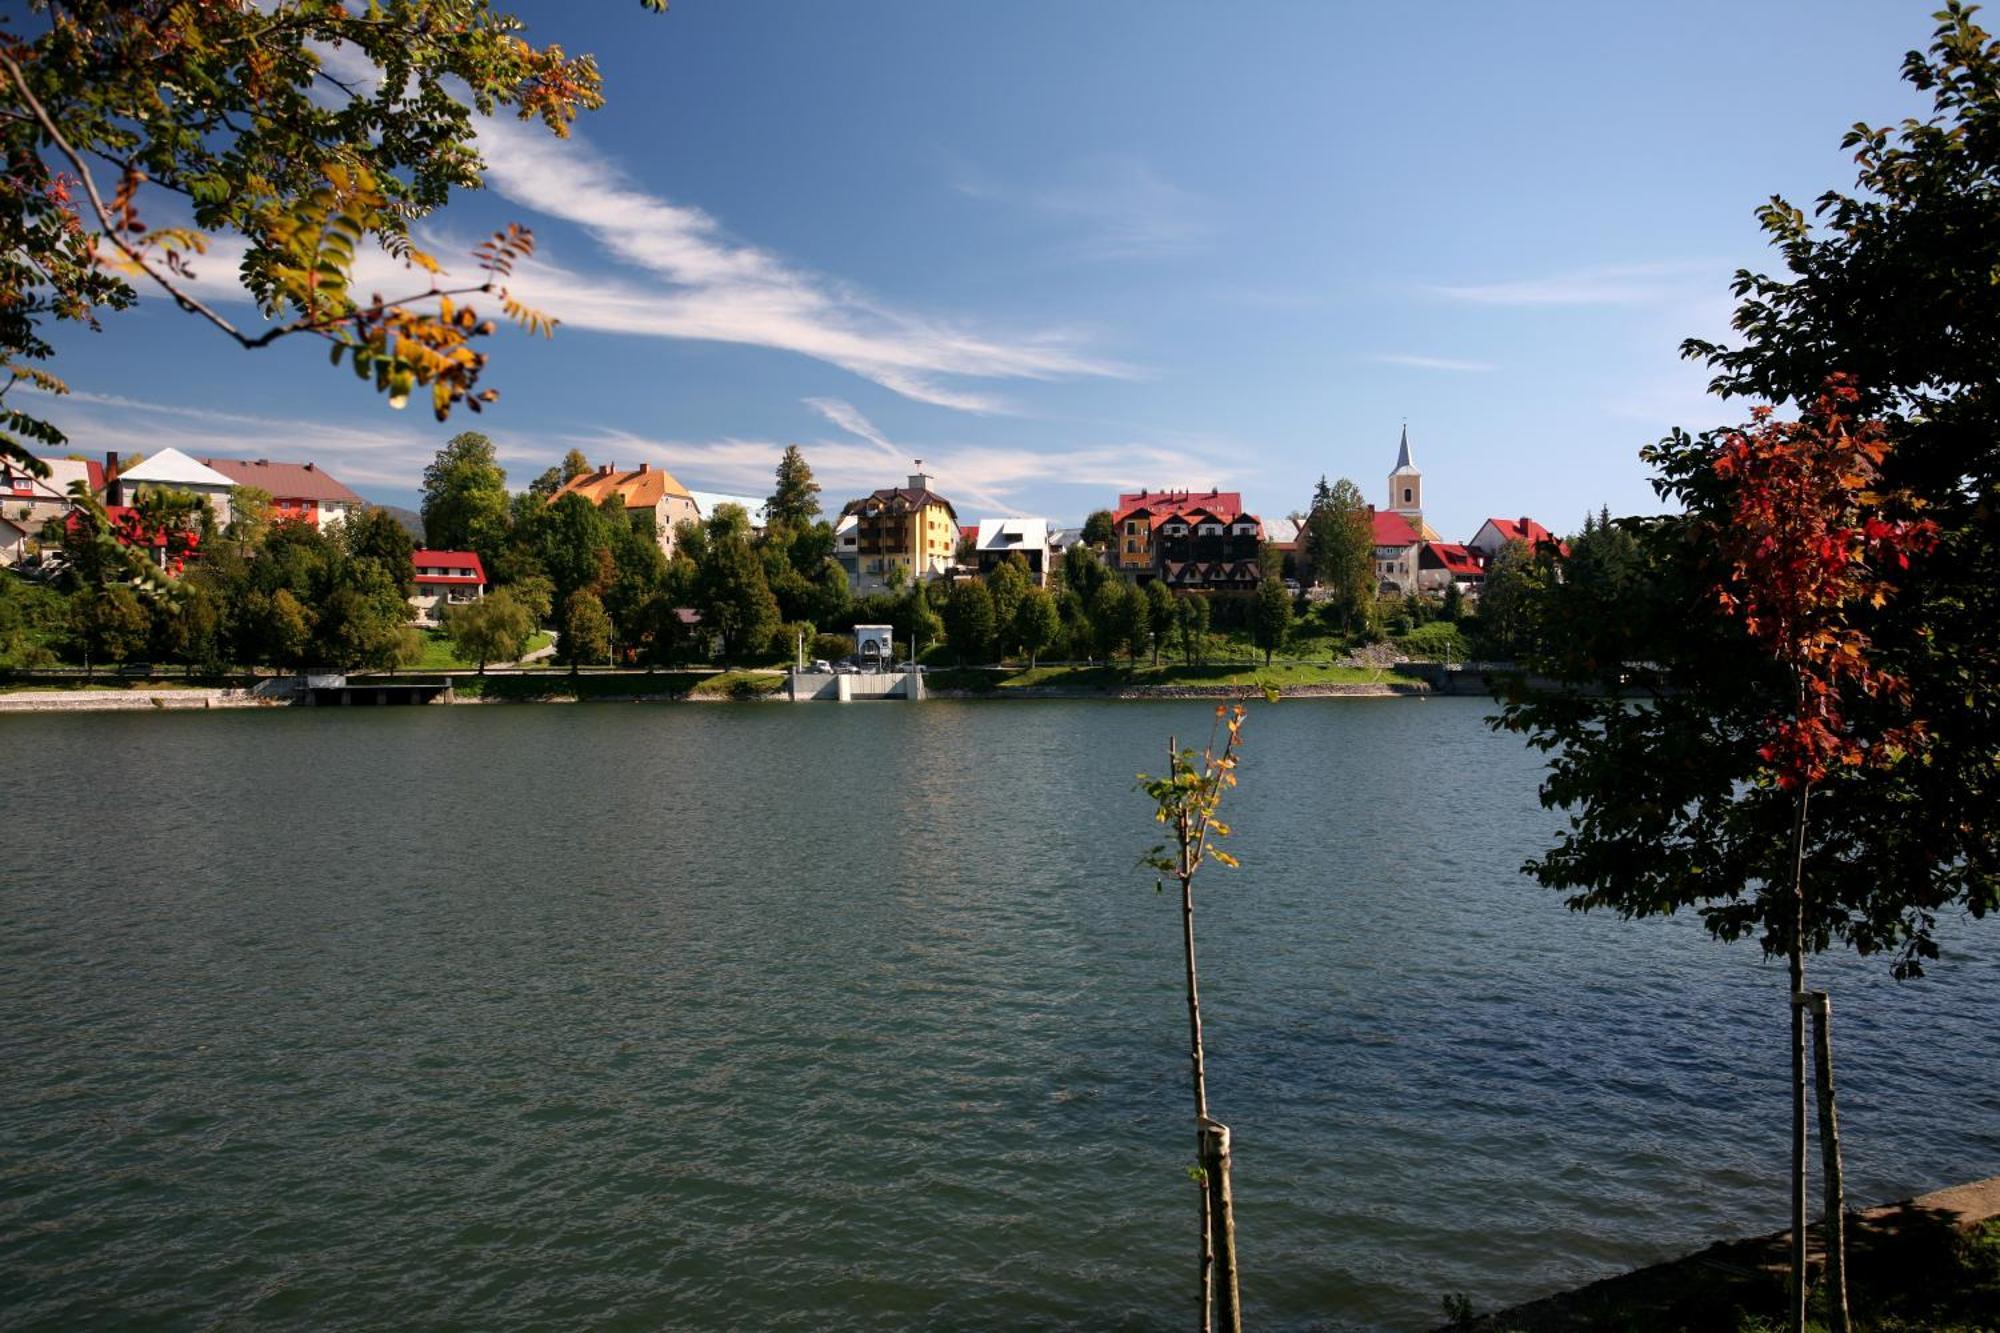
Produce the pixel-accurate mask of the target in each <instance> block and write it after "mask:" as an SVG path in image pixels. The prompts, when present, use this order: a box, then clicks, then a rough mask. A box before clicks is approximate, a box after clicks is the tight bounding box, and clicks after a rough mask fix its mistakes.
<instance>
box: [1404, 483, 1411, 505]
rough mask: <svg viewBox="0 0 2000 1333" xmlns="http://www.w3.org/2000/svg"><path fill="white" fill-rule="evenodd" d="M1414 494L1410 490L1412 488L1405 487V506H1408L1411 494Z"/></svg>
mask: <svg viewBox="0 0 2000 1333" xmlns="http://www.w3.org/2000/svg"><path fill="white" fill-rule="evenodd" d="M1412 493H1413V492H1412V491H1411V490H1410V488H1409V487H1408V486H1405V487H1404V488H1403V503H1404V504H1408V503H1409V502H1410V496H1411V494H1412Z"/></svg>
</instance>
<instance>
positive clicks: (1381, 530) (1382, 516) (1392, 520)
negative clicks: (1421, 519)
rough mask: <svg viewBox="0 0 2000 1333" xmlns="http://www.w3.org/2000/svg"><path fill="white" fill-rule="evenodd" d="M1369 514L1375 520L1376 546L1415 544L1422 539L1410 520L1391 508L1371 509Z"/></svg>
mask: <svg viewBox="0 0 2000 1333" xmlns="http://www.w3.org/2000/svg"><path fill="white" fill-rule="evenodd" d="M1369 516H1370V517H1371V518H1373V519H1374V520H1375V544H1376V545H1377V546H1415V545H1416V544H1417V543H1418V542H1420V541H1422V540H1423V538H1422V537H1420V536H1418V535H1417V530H1416V529H1415V528H1413V527H1411V526H1410V520H1408V519H1407V518H1404V517H1403V516H1402V515H1401V514H1399V513H1397V512H1395V511H1394V510H1393V509H1371V510H1370V511H1369Z"/></svg>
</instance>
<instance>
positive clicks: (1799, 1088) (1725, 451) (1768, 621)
mask: <svg viewBox="0 0 2000 1333" xmlns="http://www.w3.org/2000/svg"><path fill="white" fill-rule="evenodd" d="M1858 396H1859V394H1858V392H1857V390H1856V386H1855V383H1854V380H1853V377H1852V376H1849V375H1844V374H1843V375H1834V376H1832V377H1830V378H1829V379H1828V380H1827V382H1826V384H1825V386H1824V387H1823V389H1822V391H1821V392H1820V394H1819V395H1818V397H1817V398H1815V399H1814V401H1813V403H1812V404H1811V406H1810V408H1809V409H1808V410H1807V411H1806V413H1805V414H1804V415H1803V416H1802V417H1801V418H1800V420H1798V421H1779V420H1776V419H1775V413H1774V412H1773V410H1772V409H1771V408H1769V407H1759V408H1757V409H1755V410H1754V411H1753V412H1752V420H1751V423H1750V425H1749V426H1748V427H1747V428H1745V429H1743V430H1739V431H1732V432H1729V433H1728V434H1726V435H1725V436H1724V437H1723V440H1722V451H1721V453H1720V454H1719V455H1718V456H1717V458H1716V460H1715V464H1714V467H1715V472H1716V475H1717V476H1718V477H1719V478H1721V479H1722V480H1723V481H1724V482H1726V483H1728V484H1729V485H1730V486H1731V487H1732V491H1733V504H1732V505H1731V506H1730V512H1729V518H1730V522H1729V523H1728V524H1727V525H1726V526H1724V527H1721V528H1720V530H1719V531H1718V532H1717V534H1716V536H1717V540H1718V545H1719V547H1720V549H1721V552H1722V554H1723V556H1724V557H1725V559H1726V561H1727V563H1728V567H1729V568H1728V574H1727V576H1726V578H1725V580H1724V581H1723V582H1722V584H1721V585H1720V586H1719V587H1718V588H1717V590H1716V592H1717V596H1718V597H1719V598H1720V600H1721V603H1722V606H1723V608H1724V610H1725V611H1726V612H1728V613H1729V614H1732V615H1738V616H1741V617H1742V619H1743V625H1744V629H1745V630H1746V631H1747V632H1748V633H1749V634H1750V636H1751V637H1752V638H1753V639H1754V640H1755V641H1756V642H1757V643H1758V644H1759V645H1760V646H1761V647H1762V648H1763V649H1764V651H1765V652H1767V653H1768V654H1769V655H1770V656H1771V658H1772V659H1773V660H1774V661H1775V662H1776V663H1777V664H1778V665H1779V667H1780V668H1781V669H1782V670H1783V671H1784V673H1785V674H1786V676H1787V677H1788V679H1789V682H1790V684H1791V687H1792V697H1793V707H1792V711H1791V712H1790V714H1789V715H1785V714H1780V715H1775V716H1773V717H1771V718H1770V719H1769V720H1768V722H1767V724H1766V725H1767V728H1768V734H1769V739H1768V740H1767V741H1766V743H1765V744H1764V745H1763V746H1762V747H1761V748H1760V749H1759V750H1758V754H1759V756H1760V757H1761V758H1762V759H1763V761H1764V763H1765V765H1766V766H1767V768H1766V772H1767V774H1768V779H1769V780H1770V781H1772V782H1775V783H1776V784H1777V785H1778V787H1779V788H1780V789H1782V790H1784V791H1788V792H1791V793H1793V799H1794V800H1795V802H1796V818H1795V823H1794V828H1793V844H1792V874H1791V885H1790V897H1791V903H1790V907H1791V920H1790V930H1789V940H1788V946H1787V949H1786V958H1787V961H1788V963H1789V965H1790V973H1791V990H1792V1003H1791V1013H1792V1326H1793V1328H1794V1329H1801V1330H1802V1329H1803V1328H1804V1327H1805V1303H1806V1281H1805V1270H1806V1264H1805V1207H1806V1204H1805V1198H1806V1167H1805V1160H1806V1156H1805V1155H1806V1102H1805V1097H1806V1075H1805V1065H1806V1030H1805V1019H1806V1013H1807V1010H1808V1009H1810V1010H1811V1012H1812V1015H1813V1019H1814V1036H1815V1041H1814V1048H1815V1059H1814V1063H1815V1067H1816V1071H1817V1083H1818V1091H1819V1131H1820V1149H1821V1153H1822V1155H1823V1158H1824V1171H1825V1182H1824V1183H1825V1189H1826V1207H1825V1212H1826V1218H1825V1227H1826V1239H1827V1245H1826V1249H1827V1304H1828V1313H1829V1317H1830V1322H1831V1323H1832V1326H1833V1328H1834V1329H1835V1330H1837V1333H1845V1331H1846V1329H1847V1328H1848V1312H1847V1289H1846V1262H1845V1258H1846V1256H1845V1227H1844V1224H1843V1212H1844V1209H1845V1197H1844V1196H1845V1189H1844V1185H1843V1181H1842V1172H1841V1163H1840V1132H1839V1118H1838V1115H1837V1112H1836V1109H1835V1102H1834V1087H1833V1055H1832V1038H1831V1034H1830V1032H1829V1022H1830V1018H1831V1011H1830V1007H1829V1003H1828V1000H1827V996H1826V994H1825V992H1821V991H1815V992H1810V993H1809V992H1807V990H1806V988H1805V939H1806V885H1805V845H1806V818H1807V807H1808V802H1809V801H1810V799H1811V796H1812V790H1813V787H1814V785H1815V784H1816V783H1819V782H1822V781H1824V780H1825V779H1826V777H1827V776H1828V774H1829V773H1831V772H1833V771H1834V770H1836V769H1839V768H1852V767H1859V766H1862V765H1866V764H1870V763H1888V762H1894V761H1895V760H1897V759H1899V758H1901V757H1902V756H1904V755H1906V754H1908V753H1909V752H1910V751H1912V750H1914V749H1917V748H1919V747H1921V746H1922V745H1923V743H1924V723H1923V720H1922V719H1921V718H1917V717H1913V716H1910V715H1909V711H1908V707H1907V705H1908V701H1909V693H1910V692H1909V687H1908V685H1907V683H1906V682H1904V681H1903V680H1902V679H1901V678H1899V677H1898V676H1896V675H1894V674H1892V673H1890V672H1888V671H1884V670H1882V669H1881V668H1879V667H1877V666H1875V665H1874V663H1873V662H1872V661H1871V660H1870V649H1871V647H1872V645H1871V643H1870V641H1869V637H1868V634H1867V632H1866V630H1865V629H1863V628H1862V627H1861V626H1860V625H1858V624H1856V623H1855V621H1856V612H1857V611H1859V610H1860V609H1861V608H1863V607H1869V606H1872V607H1880V606H1881V605H1882V604H1883V603H1884V602H1885V601H1886V600H1887V598H1888V595H1889V585H1888V583H1887V582H1886V581H1885V580H1884V579H1883V578H1882V577H1881V575H1880V572H1879V571H1880V570H1881V569H1883V568H1884V567H1886V566H1887V565H1889V564H1892V563H1893V564H1895V565H1897V566H1901V567H1907V566H1908V564H1909V561H1910V558H1911V557H1912V556H1913V555H1920V554H1922V553H1924V552H1926V551H1928V550H1929V549H1930V548H1931V546H1932V545H1933V544H1934V543H1935V541H1936V527H1935V525H1933V524H1932V523H1931V522H1929V521H1928V520H1926V519H1922V518H1917V517H1914V516H1896V517H1892V516H1891V515H1899V514H1908V512H1909V505H1910V501H1909V499H1908V497H1905V496H1896V495H1890V494H1884V493H1883V492H1882V491H1881V490H1880V489H1878V486H1877V482H1878V478H1879V476H1880V471H1881V465H1882V460H1883V459H1884V458H1885V457H1887V456H1888V453H1889V448H1890V446H1889V443H1888V440H1887V438H1886V436H1885V433H1884V431H1883V429H1882V427H1881V425H1880V423H1877V422H1872V421H1856V420H1854V419H1853V416H1852V412H1853V404H1854V402H1855V400H1856V399H1857V398H1858ZM1857 695H1859V696H1871V697H1873V698H1874V699H1876V700H1877V701H1878V702H1879V703H1881V704H1885V705H1888V707H1886V708H1877V709H1876V710H1874V711H1875V712H1877V713H1886V714H1887V715H1889V716H1892V717H1894V718H1895V719H1896V720H1895V721H1894V722H1892V723H1891V724H1890V725H1887V726H1875V727H1872V728H1870V729H1868V730H1867V731H1866V732H1865V733H1864V731H1863V730H1862V729H1861V728H1859V727H1856V726H1854V725H1851V724H1850V721H1849V713H1850V711H1851V710H1850V707H1849V705H1850V703H1851V702H1852V701H1853V700H1854V699H1855V697H1856V696H1857Z"/></svg>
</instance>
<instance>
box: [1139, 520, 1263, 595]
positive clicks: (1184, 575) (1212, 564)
mask: <svg viewBox="0 0 2000 1333" xmlns="http://www.w3.org/2000/svg"><path fill="white" fill-rule="evenodd" d="M1152 537H1153V548H1154V553H1155V556H1156V558H1157V559H1156V565H1155V568H1154V570H1153V576H1154V577H1155V578H1158V579H1161V580H1163V581H1164V582H1165V583H1166V584H1167V585H1168V586H1169V587H1173V588H1214V589H1250V588H1255V587H1256V586H1257V584H1258V581H1259V580H1260V579H1261V578H1262V576H1263V572H1262V570H1261V569H1260V568H1259V567H1258V555H1259V548H1260V547H1261V545H1262V543H1263V540H1264V525H1263V523H1262V522H1260V521H1259V520H1258V518H1257V516H1256V515H1255V514H1246V513H1244V512H1243V511H1242V509H1241V507H1240V506H1239V507H1237V508H1236V509H1234V510H1231V509H1225V508H1222V507H1220V506H1215V507H1210V506H1206V505H1196V506H1193V507H1190V508H1185V509H1179V510H1176V511H1175V512H1173V513H1171V514H1168V515H1166V516H1165V517H1164V518H1162V519H1160V520H1159V521H1158V522H1157V523H1156V524H1155V525H1154V527H1153V534H1152Z"/></svg>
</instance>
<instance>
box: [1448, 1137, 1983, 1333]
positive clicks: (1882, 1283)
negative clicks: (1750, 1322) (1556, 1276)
mask: <svg viewBox="0 0 2000 1333" xmlns="http://www.w3.org/2000/svg"><path fill="white" fill-rule="evenodd" d="M1995 1217H2000V1176H1996V1177H1993V1178H1990V1179H1987V1180H1979V1181H1974V1182H1972V1183H1971V1184H1969V1185H1957V1186H1954V1187H1952V1188H1951V1189H1944V1190H1938V1191H1936V1192H1935V1193H1932V1194H1922V1195H1918V1196H1917V1197H1916V1198H1914V1199H1906V1200H1904V1201H1903V1202H1901V1203H1892V1204H1886V1205H1884V1206H1882V1207H1880V1208H1868V1209H1863V1210H1861V1211H1859V1212H1855V1213H1851V1214H1849V1222H1848V1239H1847V1253H1848V1273H1849V1277H1850V1288H1849V1289H1850V1294H1851V1296H1852V1303H1853V1304H1854V1306H1855V1309H1856V1311H1857V1313H1860V1312H1865V1310H1866V1309H1867V1303H1868V1302H1869V1301H1870V1300H1871V1299H1872V1300H1874V1301H1876V1302H1878V1303H1880V1302H1887V1301H1893V1300H1895V1299H1896V1298H1897V1297H1898V1296H1899V1295H1900V1294H1903V1289H1905V1288H1908V1287H1909V1286H1910V1285H1911V1284H1912V1283H1913V1282H1914V1283H1919V1284H1931V1285H1933V1286H1935V1285H1937V1284H1940V1283H1948V1282H1949V1280H1950V1279H1949V1277H1948V1274H1949V1272H1950V1266H1949V1256H1950V1255H1951V1254H1952V1253H1953V1249H1954V1246H1955V1244H1956V1243H1957V1242H1958V1240H1959V1238H1960V1237H1961V1236H1962V1235H1963V1234H1964V1233H1965V1232H1966V1231H1967V1230H1968V1229H1969V1228H1972V1227H1975V1226H1978V1225H1979V1224H1981V1223H1983V1222H1986V1221H1988V1220H1990V1219H1993V1218H1995ZM1807 1251H1808V1263H1809V1265H1810V1266H1811V1271H1812V1275H1813V1279H1814V1280H1817V1276H1818V1273H1819V1271H1820V1268H1821V1265H1822V1264H1823V1263H1824V1260H1825V1255H1824V1251H1823V1250H1822V1249H1821V1245H1820V1233H1819V1228H1818V1227H1817V1226H1815V1227H1813V1228H1812V1230H1811V1232H1810V1234H1809V1235H1808V1238H1807ZM1790 1264H1791V1232H1790V1231H1789V1230H1786V1231H1774V1232H1772V1233H1770V1234H1769V1235H1765V1236H1756V1237H1752V1238H1750V1239H1748V1240H1731V1241H1718V1242H1717V1243H1715V1244H1713V1245H1711V1246H1709V1247H1708V1248H1707V1249H1705V1250H1701V1251H1698V1252H1697V1253H1694V1254H1690V1255H1685V1256H1683V1257H1682V1258H1679V1259H1673V1260H1670V1261H1668V1262H1666V1263H1662V1264H1654V1265H1652V1266H1650V1267H1647V1268H1640V1269H1635V1270H1633V1271H1632V1272H1629V1273H1621V1274H1620V1275H1618V1276H1617V1277H1610V1278H1605V1279H1604V1280H1603V1281H1601V1282H1593V1283H1591V1284H1590V1285H1589V1286H1586V1287H1579V1288H1577V1289H1576V1290H1574V1291H1565V1292H1559V1293H1557V1294H1556V1295H1553V1296H1545V1297H1543V1298H1542V1299H1540V1300H1536V1301H1530V1302H1528V1303H1527V1304H1525V1305H1517V1306H1514V1307H1513V1308H1511V1309H1506V1310H1496V1311H1494V1312H1493V1313H1491V1314H1486V1315H1481V1316H1479V1317H1477V1318H1475V1319H1472V1320H1471V1321H1469V1322H1466V1321H1461V1322H1459V1323H1456V1324H1451V1325H1447V1326H1446V1327H1447V1328H1449V1329H1453V1330H1464V1329H1477V1330H1480V1331H1481V1333H1583V1331H1584V1330H1600V1329H1601V1330H1611V1329H1618V1330H1632V1331H1636V1333H1643V1331H1645V1330H1654V1329H1678V1328H1688V1329H1705V1328H1734V1327H1738V1326H1739V1324H1740V1322H1741V1320H1742V1318H1743V1317H1745V1316H1748V1317H1751V1318H1762V1319H1765V1320H1766V1322H1767V1323H1768V1324H1769V1326H1770V1327H1773V1328H1777V1327H1782V1326H1783V1321H1782V1318H1781V1316H1782V1310H1783V1305H1784V1296H1785V1287H1786V1282H1787V1273H1788V1271H1789V1269H1790ZM1933 1294H1936V1295H1946V1294H1948V1293H1944V1292H1937V1293H1933ZM1995 1313H2000V1312H1995ZM1896 1326H1897V1327H1910V1328H1916V1327H1928V1326H1929V1325H1928V1324H1927V1323H1924V1322H1918V1323H1907V1322H1905V1323H1899V1324H1897V1325H1896ZM1991 1326H1992V1325H1988V1324H1985V1323H1981V1324H1980V1325H1979V1327H1982V1328H1984V1327H1991ZM1440 1333H1442V1330H1441V1331H1440Z"/></svg>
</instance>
